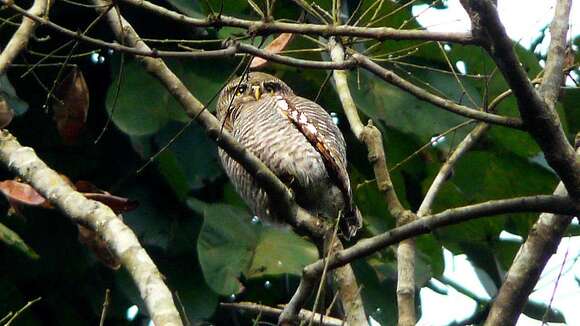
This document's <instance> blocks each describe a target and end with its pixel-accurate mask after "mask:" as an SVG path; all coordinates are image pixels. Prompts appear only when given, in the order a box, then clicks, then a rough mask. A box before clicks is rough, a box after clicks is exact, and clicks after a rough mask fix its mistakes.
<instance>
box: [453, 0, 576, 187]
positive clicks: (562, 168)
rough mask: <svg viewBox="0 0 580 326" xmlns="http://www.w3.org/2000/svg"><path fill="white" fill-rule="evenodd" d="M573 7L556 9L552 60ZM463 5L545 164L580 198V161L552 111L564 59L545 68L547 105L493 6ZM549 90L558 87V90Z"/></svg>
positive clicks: (467, 1)
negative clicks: (533, 83)
mask: <svg viewBox="0 0 580 326" xmlns="http://www.w3.org/2000/svg"><path fill="white" fill-rule="evenodd" d="M570 3H571V1H570V0H565V1H559V2H558V5H557V7H556V17H555V23H554V24H553V25H552V28H553V30H552V33H553V35H554V36H555V38H554V41H555V42H556V44H554V45H551V46H550V51H549V53H550V55H552V56H553V55H555V54H561V52H562V51H560V47H565V43H564V42H565V40H566V37H565V35H566V32H567V30H568V16H569V7H570ZM461 4H462V5H463V7H464V8H465V10H466V11H467V13H468V14H469V16H470V18H471V22H472V33H473V34H474V35H476V36H477V37H479V38H481V40H482V44H483V46H484V47H485V49H486V50H487V52H488V53H489V54H490V56H491V57H492V58H493V60H494V61H495V63H496V64H497V66H498V67H499V69H500V71H501V73H502V74H503V76H504V78H505V80H506V81H507V83H508V84H509V86H510V88H511V89H512V90H513V93H514V95H515V96H516V100H517V103H518V109H519V111H520V114H521V116H522V120H523V121H524V124H525V127H526V130H527V131H528V132H529V133H530V134H531V135H532V137H533V138H534V139H535V141H536V142H537V143H538V145H539V146H540V148H541V149H542V151H543V152H544V155H545V157H546V161H547V162H548V163H549V164H550V166H551V167H552V168H553V169H554V170H555V171H556V173H557V174H558V176H559V177H560V179H561V180H562V182H563V183H564V185H565V186H566V189H567V190H568V193H569V194H570V196H572V197H573V198H580V172H579V171H580V161H577V160H576V155H575V153H574V148H572V146H571V145H570V143H569V142H568V140H567V139H566V135H565V134H564V130H563V129H562V125H561V123H560V118H559V117H558V114H557V112H556V111H555V110H554V109H553V106H554V102H553V101H555V97H554V95H553V94H554V92H557V91H558V90H559V85H560V84H558V83H556V81H558V80H560V81H561V80H562V79H561V78H563V77H561V76H560V77H558V76H555V75H558V74H559V75H561V74H562V62H561V60H562V59H556V58H554V57H552V58H551V59H550V58H549V59H550V60H556V61H555V62H553V63H550V65H549V66H548V64H547V65H546V67H549V68H550V69H549V70H546V73H547V74H546V75H545V76H544V79H546V80H547V82H544V83H543V86H541V87H540V89H541V90H542V93H546V92H548V94H550V97H552V98H551V99H550V98H547V100H548V101H549V103H547V102H546V101H544V99H542V97H541V96H540V94H539V93H538V92H537V91H536V89H535V88H534V86H533V85H532V83H531V82H530V80H529V79H528V76H527V74H526V72H525V71H524V68H523V67H522V65H521V63H520V61H519V60H518V58H517V56H516V53H515V51H514V49H513V42H512V41H511V40H510V38H509V37H508V35H507V34H506V31H505V28H504V26H503V25H502V23H501V21H500V19H499V16H498V13H497V10H496V8H495V6H494V5H493V3H491V2H490V1H489V0H461ZM548 74H549V75H548ZM544 85H546V86H544ZM548 85H549V86H548ZM546 87H557V90H548V89H546Z"/></svg>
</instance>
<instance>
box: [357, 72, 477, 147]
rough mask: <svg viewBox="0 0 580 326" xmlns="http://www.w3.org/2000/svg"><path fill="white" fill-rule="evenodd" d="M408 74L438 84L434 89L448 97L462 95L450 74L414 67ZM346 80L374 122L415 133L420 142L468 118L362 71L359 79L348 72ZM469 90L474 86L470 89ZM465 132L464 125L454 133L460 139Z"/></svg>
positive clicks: (358, 103) (361, 106) (455, 98)
mask: <svg viewBox="0 0 580 326" xmlns="http://www.w3.org/2000/svg"><path fill="white" fill-rule="evenodd" d="M411 76H412V77H416V78H418V79H420V80H422V81H423V82H427V83H429V84H430V85H437V89H439V90H440V91H441V92H442V93H443V94H445V95H447V96H449V98H451V99H454V100H459V98H461V97H462V95H461V90H460V89H459V88H458V87H457V82H456V81H455V80H454V79H453V78H452V77H450V76H446V75H440V74H439V75H438V74H435V73H430V72H421V71H418V70H417V71H413V72H412V75H411ZM406 77H407V76H406ZM413 81H414V80H413ZM349 82H350V85H351V90H352V91H353V96H354V98H355V102H356V103H357V105H358V107H359V109H360V110H361V111H362V112H364V113H365V114H366V115H367V116H369V117H370V118H372V119H373V120H374V121H376V122H379V121H380V122H381V123H384V124H385V125H386V126H388V127H390V128H393V129H396V130H398V131H400V132H402V133H406V134H410V135H414V136H416V137H418V138H419V139H420V140H421V141H423V142H424V141H429V140H430V139H431V137H432V136H433V135H438V134H441V133H443V132H444V131H446V130H448V129H450V128H452V127H455V126H457V125H458V124H460V123H462V122H465V121H466V120H467V119H465V118H463V117H461V116H458V115H456V114H454V113H450V112H447V111H444V110H442V109H440V108H439V107H435V106H434V105H432V104H429V103H427V102H424V101H421V100H418V99H417V98H415V97H414V96H413V95H410V94H409V93H407V92H404V91H402V90H400V89H398V88H397V87H395V86H392V85H390V84H387V83H385V82H384V81H383V80H379V79H378V78H376V77H374V76H370V75H368V74H367V73H365V72H361V73H360V83H359V82H358V81H357V75H356V74H351V75H350V80H349ZM471 92H475V90H474V89H470V93H471ZM476 98H477V97H476ZM466 132H467V130H465V128H463V129H460V130H458V131H457V132H456V133H455V135H454V137H456V139H461V138H462V137H463V136H464V135H465V134H466Z"/></svg>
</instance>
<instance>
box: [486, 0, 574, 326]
mask: <svg viewBox="0 0 580 326" xmlns="http://www.w3.org/2000/svg"><path fill="white" fill-rule="evenodd" d="M570 7H571V1H569V0H563V1H562V0H560V1H558V3H557V5H556V10H555V14H554V19H553V21H552V24H551V25H550V34H551V41H550V48H549V51H548V58H547V62H546V69H545V73H544V78H543V79H542V84H541V86H540V94H541V95H542V96H543V100H544V102H545V103H546V106H547V107H548V109H549V110H550V111H551V112H555V111H554V106H555V103H556V101H557V99H558V93H559V91H560V85H562V82H563V78H564V74H563V73H562V70H563V69H564V56H565V53H564V52H565V48H566V34H567V31H568V20H569V15H570ZM575 145H576V161H577V162H578V160H579V157H580V150H579V149H578V147H579V145H580V134H577V135H576V144H575ZM575 172H576V173H578V170H576V171H575ZM567 193H568V192H567V191H566V188H565V187H564V183H563V182H560V183H559V184H558V187H557V188H556V190H555V191H554V194H555V195H567ZM576 198H578V197H576ZM571 221H572V216H566V215H555V214H547V213H544V214H541V215H540V217H539V218H538V221H537V222H536V224H534V226H533V227H532V229H531V230H530V234H529V235H528V238H527V240H526V242H525V243H524V244H523V245H522V247H521V248H520V251H519V252H518V254H517V256H516V258H515V259H514V262H513V263H512V266H511V267H510V269H509V271H508V273H507V275H506V279H505V281H504V283H503V284H502V286H501V288H500V290H499V292H498V294H497V296H496V299H495V300H494V303H493V305H492V306H491V310H490V312H489V315H488V318H487V320H486V323H485V324H486V325H506V324H515V322H516V321H517V319H518V317H519V315H520V314H521V312H522V309H523V307H524V305H525V303H526V302H527V298H528V296H529V294H530V293H531V291H532V290H533V289H534V286H535V285H536V283H537V282H538V279H539V278H540V275H541V273H542V270H543V269H544V267H545V266H546V264H547V262H548V260H549V259H550V257H551V256H552V254H553V253H554V252H555V251H556V249H557V248H558V245H559V243H560V240H561V238H562V236H563V235H564V232H565V231H566V228H567V227H568V225H569V224H570V222H571Z"/></svg>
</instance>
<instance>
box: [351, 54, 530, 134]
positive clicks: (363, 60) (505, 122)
mask: <svg viewBox="0 0 580 326" xmlns="http://www.w3.org/2000/svg"><path fill="white" fill-rule="evenodd" d="M352 57H353V59H354V60H356V61H357V62H358V63H359V64H360V66H361V67H363V68H365V69H367V70H368V71H370V72H372V73H373V74H375V75H376V76H377V77H379V78H381V79H383V80H384V81H386V82H387V83H389V84H392V85H394V86H396V87H398V88H400V89H402V90H404V91H406V92H408V93H409V94H412V95H413V96H415V97H416V98H418V99H420V100H423V101H426V102H429V103H431V104H434V105H436V106H438V107H440V108H442V109H444V110H447V111H450V112H453V113H456V114H459V115H462V116H464V117H467V118H471V119H475V120H479V121H483V122H488V123H492V124H496V125H501V126H505V127H511V128H516V129H522V128H523V125H522V121H521V120H520V119H517V118H511V117H503V116H500V115H497V114H492V113H487V112H484V111H483V110H475V109H472V108H469V107H467V106H464V105H460V104H457V103H455V102H453V101H450V100H448V99H444V98H442V97H439V96H437V95H435V94H432V93H430V92H428V91H426V90H425V89H423V88H421V87H419V86H416V85H414V84H413V83H411V82H408V81H406V80H405V79H403V78H401V77H399V76H398V75H397V74H395V73H394V72H392V71H390V70H388V69H386V68H384V67H381V66H380V65H379V64H377V63H375V62H373V61H372V60H371V59H369V58H367V57H366V56H364V55H362V54H360V53H353V55H352Z"/></svg>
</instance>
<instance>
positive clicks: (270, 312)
mask: <svg viewBox="0 0 580 326" xmlns="http://www.w3.org/2000/svg"><path fill="white" fill-rule="evenodd" d="M220 306H222V307H224V308H228V309H238V310H245V311H249V312H251V313H254V314H258V315H259V316H260V315H261V316H270V317H278V316H280V314H281V313H282V309H279V308H273V307H269V306H264V305H261V304H257V303H253V302H236V303H227V302H222V303H220ZM313 315H314V316H313ZM298 320H299V321H301V322H304V323H306V322H308V321H310V320H312V324H313V325H320V326H342V325H344V321H343V320H340V319H337V318H334V317H330V316H323V315H321V314H319V313H313V312H312V311H309V310H305V309H302V310H300V313H299V314H298ZM346 325H349V324H346Z"/></svg>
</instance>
